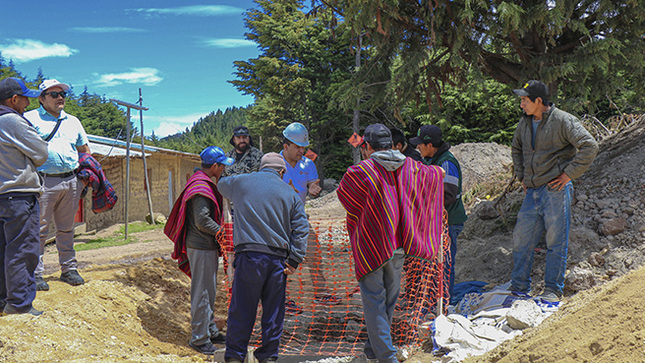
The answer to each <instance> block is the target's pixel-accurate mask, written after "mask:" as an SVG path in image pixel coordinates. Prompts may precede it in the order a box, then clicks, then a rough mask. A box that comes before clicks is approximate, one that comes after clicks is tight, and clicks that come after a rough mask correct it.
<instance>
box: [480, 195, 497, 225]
mask: <svg viewBox="0 0 645 363" xmlns="http://www.w3.org/2000/svg"><path fill="white" fill-rule="evenodd" d="M477 216H478V217H479V219H481V220H483V221H487V220H491V219H495V218H497V217H499V213H498V212H497V210H496V209H495V203H494V202H491V201H488V200H485V201H483V202H481V203H479V205H478V206H477Z"/></svg>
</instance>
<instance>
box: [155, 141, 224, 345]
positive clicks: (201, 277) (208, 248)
mask: <svg viewBox="0 0 645 363" xmlns="http://www.w3.org/2000/svg"><path fill="white" fill-rule="evenodd" d="M200 157H201V159H202V167H201V170H197V171H196V172H195V174H193V176H192V177H190V179H188V182H187V183H186V187H185V188H184V190H183V191H182V192H181V194H180V195H179V198H177V201H176V202H175V205H174V206H173V208H172V211H171V212H170V217H168V223H166V227H165V228H164V233H165V234H166V235H167V236H168V237H169V238H170V239H171V240H172V241H173V242H175V250H174V252H173V254H172V258H174V259H177V260H178V262H179V268H180V269H181V270H182V271H184V272H185V273H186V274H187V275H188V276H191V282H190V316H191V321H190V324H191V327H192V335H191V339H190V342H189V343H188V344H189V345H190V346H191V347H192V348H193V349H195V350H196V351H198V352H200V353H203V354H208V355H213V354H214V353H215V350H216V349H215V346H214V345H213V343H215V344H218V343H219V344H221V343H224V342H225V340H226V337H225V336H224V335H223V334H222V333H220V332H219V331H218V330H217V326H216V325H215V322H214V318H215V315H214V313H213V311H214V306H215V294H216V292H217V268H218V263H219V256H220V255H221V251H220V249H219V244H218V242H217V237H216V236H217V234H218V232H219V230H220V228H221V226H222V223H223V215H222V195H221V194H220V193H219V191H218V190H217V181H218V180H219V178H220V177H221V176H222V172H224V168H225V167H226V166H227V165H231V164H233V162H234V160H233V159H231V158H229V157H227V156H226V155H225V154H224V151H223V150H222V149H221V148H219V147H217V146H209V147H207V148H206V149H204V150H203V151H202V152H201V154H200ZM213 179H215V181H213Z"/></svg>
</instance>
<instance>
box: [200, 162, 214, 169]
mask: <svg viewBox="0 0 645 363" xmlns="http://www.w3.org/2000/svg"><path fill="white" fill-rule="evenodd" d="M213 165H215V164H214V163H213V164H206V163H202V169H210V168H211V166H213Z"/></svg>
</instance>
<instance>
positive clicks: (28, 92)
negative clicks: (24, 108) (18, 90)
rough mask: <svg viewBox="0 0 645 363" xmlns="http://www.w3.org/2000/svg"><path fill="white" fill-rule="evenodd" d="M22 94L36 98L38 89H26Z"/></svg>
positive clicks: (38, 92) (38, 94)
mask: <svg viewBox="0 0 645 363" xmlns="http://www.w3.org/2000/svg"><path fill="white" fill-rule="evenodd" d="M23 96H27V97H31V98H38V96H40V91H36V90H33V89H30V90H28V91H27V92H25V93H24V94H23Z"/></svg>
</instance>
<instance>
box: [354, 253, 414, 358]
mask: <svg viewBox="0 0 645 363" xmlns="http://www.w3.org/2000/svg"><path fill="white" fill-rule="evenodd" d="M404 261H405V255H404V254H403V253H401V251H398V250H397V252H395V253H394V255H393V256H392V259H391V260H389V261H387V262H386V263H385V264H383V265H382V266H381V267H380V268H379V269H378V270H376V271H373V272H370V273H369V274H367V275H365V276H364V277H363V278H362V279H361V280H359V281H358V285H359V286H360V288H361V299H362V300H363V316H364V317H365V326H366V327H367V336H368V338H367V341H366V342H365V355H366V356H367V358H368V359H375V358H376V359H378V361H379V363H398V362H399V360H398V359H397V358H396V347H395V346H394V343H393V341H392V335H391V326H392V316H393V313H394V306H395V305H396V300H397V299H398V297H399V291H400V290H401V270H402V269H403V262H404Z"/></svg>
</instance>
